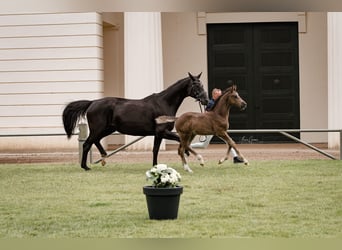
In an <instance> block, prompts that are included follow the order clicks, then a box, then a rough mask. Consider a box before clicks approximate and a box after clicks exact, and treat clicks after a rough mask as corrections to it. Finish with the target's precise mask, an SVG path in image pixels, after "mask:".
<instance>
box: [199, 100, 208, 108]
mask: <svg viewBox="0 0 342 250" xmlns="http://www.w3.org/2000/svg"><path fill="white" fill-rule="evenodd" d="M198 101H199V102H200V103H201V104H202V105H204V106H207V105H208V103H209V100H208V99H200V100H198Z"/></svg>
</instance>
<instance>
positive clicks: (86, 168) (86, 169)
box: [82, 167, 91, 171]
mask: <svg viewBox="0 0 342 250" xmlns="http://www.w3.org/2000/svg"><path fill="white" fill-rule="evenodd" d="M82 168H83V169H84V171H89V170H91V168H88V167H82Z"/></svg>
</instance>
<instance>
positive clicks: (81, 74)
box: [0, 13, 103, 150]
mask: <svg viewBox="0 0 342 250" xmlns="http://www.w3.org/2000/svg"><path fill="white" fill-rule="evenodd" d="M0 50H1V53H0V134H18V133H20V134H30V133H64V129H63V125H62V118H61V114H62V111H63V108H64V106H65V105H66V104H67V103H68V102H70V101H74V100H79V99H95V98H99V97H102V96H103V60H102V20H101V16H100V15H99V14H97V13H60V14H15V15H0ZM25 147H29V148H45V147H77V144H76V143H74V142H68V141H67V140H66V139H65V138H64V137H53V138H45V137H44V138H43V137H35V138H34V139H33V138H28V137H22V138H20V137H19V138H16V139H13V138H2V139H1V141H0V149H1V150H10V149H19V148H25Z"/></svg>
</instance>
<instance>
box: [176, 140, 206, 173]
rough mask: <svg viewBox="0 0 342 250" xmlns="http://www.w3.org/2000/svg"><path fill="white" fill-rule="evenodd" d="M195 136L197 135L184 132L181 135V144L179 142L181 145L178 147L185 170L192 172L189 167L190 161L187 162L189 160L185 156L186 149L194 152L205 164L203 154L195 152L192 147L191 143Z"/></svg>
mask: <svg viewBox="0 0 342 250" xmlns="http://www.w3.org/2000/svg"><path fill="white" fill-rule="evenodd" d="M194 137H195V135H184V134H182V135H180V144H179V147H178V155H179V156H180V157H181V159H182V163H183V167H184V170H185V171H188V172H190V173H192V172H193V171H192V170H191V168H190V167H189V165H188V162H187V160H186V158H185V155H184V153H185V151H186V150H187V151H189V152H190V153H192V154H193V155H195V156H196V158H197V160H199V161H200V164H201V166H204V160H203V157H202V155H200V154H197V153H196V152H195V150H193V149H192V148H191V147H190V143H191V141H192V140H193V139H194Z"/></svg>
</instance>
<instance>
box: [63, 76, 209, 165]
mask: <svg viewBox="0 0 342 250" xmlns="http://www.w3.org/2000/svg"><path fill="white" fill-rule="evenodd" d="M188 74H189V76H188V77H186V78H184V79H181V80H179V81H177V82H176V83H174V84H173V85H171V86H170V87H168V88H167V89H165V90H164V91H162V92H160V93H157V94H152V95H150V96H147V97H145V98H143V99H140V100H130V99H124V98H116V97H106V98H102V99H98V100H94V101H88V100H81V101H75V102H71V103H69V104H68V105H67V106H66V107H65V109H64V111H63V124H64V129H65V132H66V134H67V136H68V138H70V137H71V135H72V133H73V131H74V129H75V127H76V125H77V122H78V120H79V119H80V117H84V116H85V115H86V116H87V120H88V126H89V136H88V138H87V140H86V141H85V142H84V144H83V155H82V162H81V167H82V168H83V169H84V170H90V168H89V167H88V166H87V155H88V152H89V150H90V148H91V146H92V144H95V146H96V147H97V148H98V150H99V151H100V153H101V156H102V158H103V159H104V158H105V157H106V156H107V153H106V151H105V150H104V148H103V147H102V145H101V144H100V140H101V139H102V138H103V137H105V136H108V135H110V134H112V133H113V132H115V131H118V132H120V133H122V134H127V135H133V136H154V145H153V165H156V164H157V157H158V152H159V148H160V144H161V142H162V139H169V140H175V141H179V137H178V135H177V134H176V133H173V132H172V131H171V130H172V129H173V127H174V123H170V124H156V122H155V118H157V117H158V116H162V115H167V116H174V115H175V114H176V112H177V110H178V108H179V106H180V105H181V103H182V102H183V100H184V99H185V98H186V97H188V96H191V97H193V98H194V99H196V100H198V101H200V102H201V104H203V105H206V104H207V103H208V95H207V93H206V92H205V90H204V89H203V85H202V83H201V81H200V79H199V78H200V76H201V74H202V73H201V74H199V75H198V76H193V75H191V74H190V73H188Z"/></svg>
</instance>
